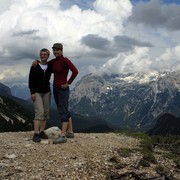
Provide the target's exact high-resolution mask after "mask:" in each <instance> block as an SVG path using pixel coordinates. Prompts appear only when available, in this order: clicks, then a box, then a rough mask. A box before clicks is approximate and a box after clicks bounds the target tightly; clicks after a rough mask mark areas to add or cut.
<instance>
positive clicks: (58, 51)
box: [53, 48, 62, 57]
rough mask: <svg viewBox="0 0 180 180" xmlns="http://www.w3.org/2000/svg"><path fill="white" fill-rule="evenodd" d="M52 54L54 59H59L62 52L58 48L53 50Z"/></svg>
mask: <svg viewBox="0 0 180 180" xmlns="http://www.w3.org/2000/svg"><path fill="white" fill-rule="evenodd" d="M53 54H54V56H55V57H59V56H61V55H62V50H61V49H58V48H53Z"/></svg>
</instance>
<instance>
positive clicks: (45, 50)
mask: <svg viewBox="0 0 180 180" xmlns="http://www.w3.org/2000/svg"><path fill="white" fill-rule="evenodd" d="M41 52H46V53H47V54H48V56H49V55H50V51H49V50H48V49H46V48H42V49H41V50H40V53H41Z"/></svg>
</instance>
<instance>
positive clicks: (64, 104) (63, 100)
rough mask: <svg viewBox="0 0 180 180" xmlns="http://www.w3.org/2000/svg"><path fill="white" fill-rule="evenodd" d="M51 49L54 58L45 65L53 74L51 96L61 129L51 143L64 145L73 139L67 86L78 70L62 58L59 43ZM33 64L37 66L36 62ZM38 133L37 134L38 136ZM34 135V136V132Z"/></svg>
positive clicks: (61, 47) (61, 46)
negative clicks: (69, 74)
mask: <svg viewBox="0 0 180 180" xmlns="http://www.w3.org/2000/svg"><path fill="white" fill-rule="evenodd" d="M52 49H53V54H54V56H55V58H54V59H52V60H50V61H48V62H47V65H48V71H49V70H50V74H51V73H54V80H53V94H54V99H55V103H56V106H57V109H58V112H59V115H60V119H61V127H62V128H61V134H60V135H59V137H58V138H56V139H55V140H54V141H53V143H54V144H60V143H65V142H66V141H67V139H66V138H74V133H73V127H72V118H71V114H70V112H69V94H70V90H69V85H70V84H71V83H72V82H73V80H74V79H75V78H76V76H77V74H78V70H77V68H76V67H75V65H74V64H73V63H72V62H71V61H70V60H69V59H68V58H67V57H64V56H63V45H62V44H61V43H55V44H54V45H53V47H52ZM35 63H36V64H37V61H36V62H35ZM36 66H37V65H36ZM36 66H35V67H36ZM31 68H32V67H31ZM69 70H70V71H71V72H72V74H71V76H70V77H69V79H68V72H69ZM30 75H31V70H30ZM29 77H30V76H29ZM36 78H39V77H38V76H36ZM29 79H30V78H29ZM44 80H45V81H48V83H49V80H50V78H49V79H48V78H46V79H44ZM34 85H35V84H34ZM29 88H30V90H31V89H32V86H30V80H29ZM36 93H37V92H36ZM36 93H35V95H36ZM49 104H50V103H49ZM42 106H43V107H44V104H42ZM34 107H35V106H34ZM44 109H45V108H44ZM44 117H45V111H44ZM35 118H36V116H35ZM39 121H40V119H39ZM41 121H42V120H41ZM34 124H35V123H34ZM39 128H40V126H39ZM34 130H35V128H34ZM40 133H41V132H40ZM40 133H39V136H40ZM35 134H36V131H35ZM35 134H34V136H35ZM34 136H33V137H34ZM40 138H41V137H40ZM37 142H38V141H37Z"/></svg>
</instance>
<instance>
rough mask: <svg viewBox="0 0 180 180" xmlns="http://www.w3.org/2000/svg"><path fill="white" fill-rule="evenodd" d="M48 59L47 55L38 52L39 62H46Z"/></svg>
mask: <svg viewBox="0 0 180 180" xmlns="http://www.w3.org/2000/svg"><path fill="white" fill-rule="evenodd" d="M48 57H49V55H48V53H47V52H46V51H41V52H40V59H41V61H43V62H46V61H47V60H48Z"/></svg>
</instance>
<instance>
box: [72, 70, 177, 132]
mask: <svg viewBox="0 0 180 180" xmlns="http://www.w3.org/2000/svg"><path fill="white" fill-rule="evenodd" d="M70 107H71V109H72V110H73V111H74V112H75V113H77V114H81V115H84V116H87V117H88V116H98V117H101V118H102V119H105V120H106V121H108V122H109V123H111V124H113V125H114V126H116V127H126V128H128V127H130V128H133V129H141V130H148V129H151V128H152V127H153V126H154V125H155V123H156V118H157V117H158V116H159V115H161V114H164V113H171V114H173V115H175V116H180V73H178V72H163V73H159V72H151V73H147V74H145V73H134V74H133V73H132V74H121V75H111V76H107V75H104V76H97V75H93V74H90V75H86V76H84V77H83V78H82V79H81V80H80V81H79V82H78V83H77V84H76V86H75V88H74V89H73V90H72V91H71V98H70Z"/></svg>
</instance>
